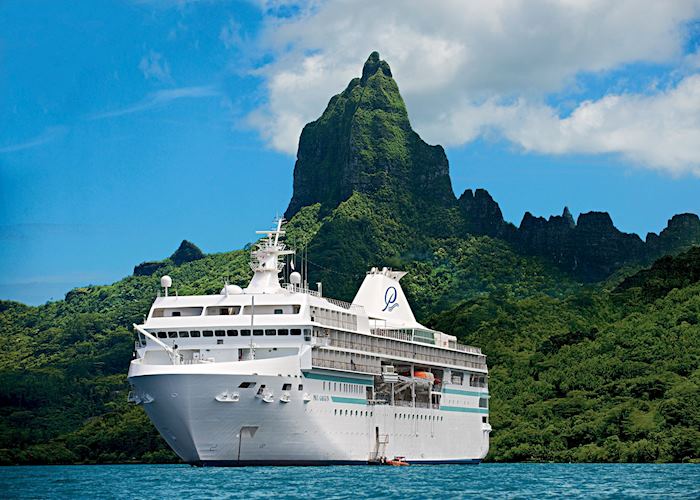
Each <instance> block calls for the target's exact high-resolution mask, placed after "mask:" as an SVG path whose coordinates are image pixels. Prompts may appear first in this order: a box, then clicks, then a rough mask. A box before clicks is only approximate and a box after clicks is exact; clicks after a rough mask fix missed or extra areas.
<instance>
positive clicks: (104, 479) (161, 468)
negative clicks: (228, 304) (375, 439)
mask: <svg viewBox="0 0 700 500" xmlns="http://www.w3.org/2000/svg"><path fill="white" fill-rule="evenodd" d="M0 488H1V489H0V496H1V497H2V498H25V499H27V498H183V499H189V498H212V499H214V498H298V497H316V498H440V499H443V498H489V499H490V498H538V499H539V498H555V497H569V498H700V465H693V464H641V465H637V464H481V465H478V466H474V465H471V466H469V465H412V466H410V467H380V466H334V467H242V468H195V467H190V466H187V465H83V466H18V467H0Z"/></svg>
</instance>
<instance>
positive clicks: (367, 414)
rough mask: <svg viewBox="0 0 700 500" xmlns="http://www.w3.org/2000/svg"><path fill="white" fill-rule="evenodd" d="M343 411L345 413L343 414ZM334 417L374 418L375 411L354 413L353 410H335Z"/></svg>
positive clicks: (357, 411)
mask: <svg viewBox="0 0 700 500" xmlns="http://www.w3.org/2000/svg"><path fill="white" fill-rule="evenodd" d="M343 411H344V412H345V413H343ZM333 415H345V416H346V417H347V416H350V417H352V416H353V415H354V416H356V417H372V416H374V412H373V411H364V410H354V413H353V410H338V409H337V408H336V409H335V410H333Z"/></svg>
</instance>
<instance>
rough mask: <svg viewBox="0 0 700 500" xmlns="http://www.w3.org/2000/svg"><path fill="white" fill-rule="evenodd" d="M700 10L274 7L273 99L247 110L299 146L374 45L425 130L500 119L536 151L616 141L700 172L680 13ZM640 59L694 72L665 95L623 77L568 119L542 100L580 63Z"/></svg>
mask: <svg viewBox="0 0 700 500" xmlns="http://www.w3.org/2000/svg"><path fill="white" fill-rule="evenodd" d="M698 15H700V2H699V1H697V0H688V1H677V2H656V1H643V0H618V1H616V2H608V1H603V0H593V1H586V2H583V1H576V0H561V1H555V0H527V1H526V0H508V1H506V0H500V1H499V0H488V1H482V2H464V1H462V0H443V1H441V2H424V1H422V0H402V1H400V2H398V1H397V2H375V1H373V0H357V1H349V0H340V1H332V2H324V3H312V4H311V5H309V6H307V7H306V8H302V9H301V10H300V11H299V12H298V13H297V14H296V15H295V16H293V17H291V18H288V17H282V18H270V19H268V21H267V27H266V30H265V31H264V34H263V36H262V42H261V43H262V44H263V46H264V47H265V48H266V49H267V50H268V51H269V53H270V54H271V55H272V56H273V62H271V63H269V64H267V65H265V66H263V67H262V68H260V69H259V74H261V75H262V76H263V77H264V78H265V81H266V86H267V97H268V102H267V103H266V105H265V106H264V107H262V108H260V109H258V110H257V111H256V112H255V113H253V114H252V115H251V117H250V123H251V124H252V125H253V126H254V127H256V128H257V129H258V130H260V132H261V134H262V135H263V137H265V138H266V139H267V140H268V141H269V144H270V145H271V146H272V147H274V148H275V149H277V150H280V151H284V152H287V153H290V154H293V153H294V152H295V151H296V146H297V141H298V137H299V133H300V131H301V127H302V126H303V124H304V123H307V122H309V121H311V120H313V119H315V118H317V117H318V116H319V114H320V113H321V112H322V110H323V108H324V107H325V105H326V103H327V102H328V99H329V98H330V96H332V95H333V94H336V93H338V92H339V91H340V90H341V89H342V88H344V86H345V85H346V84H347V82H348V81H349V80H350V79H351V78H353V77H355V76H357V75H358V74H359V72H360V70H361V65H362V62H363V61H364V60H365V58H366V57H367V55H368V54H369V53H370V52H371V51H372V50H378V51H379V52H380V54H381V56H382V58H384V59H386V60H387V61H388V62H389V64H390V65H391V68H392V71H393V73H394V76H395V77H396V80H397V82H398V84H399V86H400V88H401V91H402V95H403V96H404V99H405V100H406V102H407V105H408V109H409V114H410V116H411V120H412V122H413V124H414V127H415V128H416V130H417V131H418V132H419V133H420V134H421V135H423V137H424V138H425V139H426V140H428V141H429V142H433V143H441V144H448V145H459V144H465V143H468V142H469V141H471V140H473V139H474V138H476V137H478V136H480V135H483V134H485V133H489V132H491V133H497V134H503V135H504V136H505V137H507V138H508V139H510V140H511V141H513V142H515V143H516V144H519V145H520V146H521V147H522V148H523V149H525V150H528V151H537V152H543V153H552V154H559V153H575V152H584V153H619V154H622V155H624V156H625V157H626V158H628V159H629V160H631V161H633V162H636V163H639V164H641V165H645V166H651V167H654V168H661V169H668V170H670V171H672V172H674V173H681V172H684V171H696V172H697V170H696V166H697V165H698V164H700V151H698V150H697V148H696V147H694V143H692V139H693V138H695V137H696V136H695V135H694V133H695V132H693V130H692V129H691V130H688V128H687V127H688V126H691V125H692V126H697V123H694V122H693V119H692V118H693V113H694V112H695V113H696V111H695V110H696V109H697V106H698V101H697V100H698V95H697V93H695V92H693V90H692V89H693V88H694V87H695V86H696V85H697V83H696V80H695V78H694V77H693V75H692V73H693V71H697V66H695V69H693V63H694V62H695V61H696V59H694V58H691V57H688V56H684V55H683V53H682V46H683V42H684V39H683V37H684V30H683V25H684V23H685V22H687V21H688V20H690V19H692V18H693V17H694V16H698ZM635 62H645V63H663V64H668V65H670V66H672V67H676V68H677V67H680V66H684V67H685V68H686V73H689V75H687V76H686V78H685V80H682V81H681V83H680V84H678V86H677V87H674V88H671V89H668V90H660V91H655V92H656V93H655V94H654V93H652V94H643V95H642V94H640V95H634V94H626V93H620V91H619V90H618V91H617V94H619V95H611V96H607V97H603V98H601V99H599V100H598V101H594V102H582V103H578V106H577V107H576V109H575V111H574V112H573V114H572V115H571V116H569V117H567V118H564V119H561V118H559V116H558V114H559V113H558V111H557V110H555V109H551V108H549V107H548V106H546V105H545V104H544V103H545V99H546V97H547V96H549V95H551V94H553V93H561V92H567V91H570V90H571V89H572V88H573V86H574V84H575V78H576V76H577V75H580V74H583V73H598V72H605V71H608V70H612V69H617V68H620V67H622V66H624V65H627V64H631V63H635ZM696 114H697V113H696ZM623 117H624V118H623ZM626 120H635V122H634V123H629V122H628V121H626ZM525 124H529V125H530V126H531V127H532V126H536V127H540V128H538V129H532V128H526V127H525ZM665 148H669V149H673V150H672V151H666V150H665Z"/></svg>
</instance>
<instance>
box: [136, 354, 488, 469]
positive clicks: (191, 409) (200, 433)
mask: <svg viewBox="0 0 700 500" xmlns="http://www.w3.org/2000/svg"><path fill="white" fill-rule="evenodd" d="M172 368H177V367H172ZM180 368H181V370H172V369H171V370H167V371H166V372H165V373H161V374H158V373H153V372H152V370H151V374H145V375H139V374H138V371H139V370H138V368H137V369H135V370H134V369H133V367H132V370H131V373H130V378H129V381H130V383H131V384H132V386H133V387H134V389H135V394H136V395H137V396H138V397H139V398H140V399H141V400H142V402H143V407H144V409H145V411H146V412H147V414H148V416H149V417H150V419H151V420H152V421H153V423H154V424H155V426H156V428H157V429H158V431H159V432H160V434H161V435H162V436H163V437H164V438H165V440H166V441H167V442H168V444H169V445H170V447H171V448H172V449H173V450H174V451H175V452H176V453H177V454H178V455H179V456H180V458H181V459H182V460H183V461H185V462H187V463H190V464H193V465H227V466H236V465H252V464H258V465H263V464H276V465H320V464H366V463H368V462H369V461H370V459H371V458H372V457H373V456H374V454H375V453H376V452H377V451H378V450H377V447H378V441H380V442H381V443H380V444H379V448H380V450H379V451H380V452H381V455H382V456H386V457H394V456H403V457H406V460H408V461H409V462H411V463H420V462H426V463H427V462H430V463H479V462H480V461H481V459H483V458H484V457H485V456H486V453H487V452H488V442H489V441H488V431H489V430H490V427H488V424H482V414H481V413H471V412H462V411H454V409H453V410H446V409H432V408H412V407H402V406H390V405H382V404H367V401H366V400H363V398H362V397H346V396H344V395H334V394H332V391H324V390H323V382H322V381H321V380H319V379H311V378H308V377H302V374H301V372H298V373H297V376H293V375H292V376H277V375H272V376H271V375H268V376H264V375H246V374H216V373H187V372H188V371H192V370H191V368H193V367H191V366H182V367H180ZM219 368H220V367H219ZM178 371H179V373H178ZM329 378H331V379H332V376H331V377H329ZM242 382H256V385H255V387H253V388H249V389H245V388H243V389H239V388H238V387H239V385H240V384H241V383H242ZM285 382H290V383H292V390H291V391H289V402H283V401H282V400H281V395H282V392H281V391H279V387H281V386H282V384H283V383H285ZM261 384H265V385H266V386H267V387H271V388H276V389H277V390H274V392H273V396H272V398H271V399H272V400H271V401H270V402H266V401H265V400H264V399H263V398H262V397H260V396H259V395H257V388H258V387H259V386H260V385H261ZM299 384H302V385H303V390H301V391H300V390H298V387H299ZM329 385H330V384H329ZM234 393H237V394H238V400H237V401H233V400H231V401H219V400H217V396H220V395H221V394H229V395H232V394H234ZM305 395H306V399H308V401H305V398H304V396H305ZM463 397H464V398H465V399H468V398H469V396H463ZM378 437H379V439H378Z"/></svg>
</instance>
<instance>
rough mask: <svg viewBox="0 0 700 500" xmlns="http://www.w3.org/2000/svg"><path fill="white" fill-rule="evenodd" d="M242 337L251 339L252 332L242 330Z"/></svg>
mask: <svg viewBox="0 0 700 500" xmlns="http://www.w3.org/2000/svg"><path fill="white" fill-rule="evenodd" d="M241 337H250V330H241Z"/></svg>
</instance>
